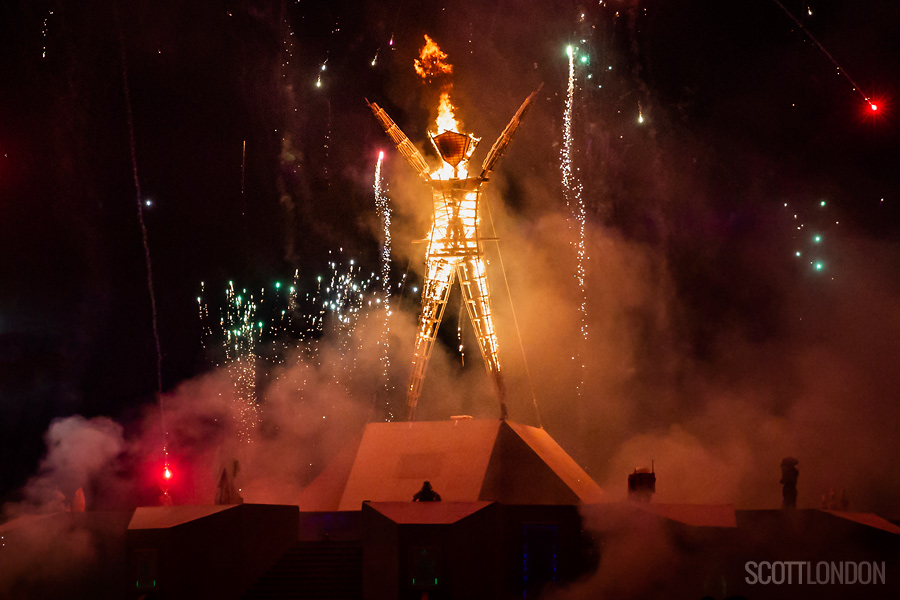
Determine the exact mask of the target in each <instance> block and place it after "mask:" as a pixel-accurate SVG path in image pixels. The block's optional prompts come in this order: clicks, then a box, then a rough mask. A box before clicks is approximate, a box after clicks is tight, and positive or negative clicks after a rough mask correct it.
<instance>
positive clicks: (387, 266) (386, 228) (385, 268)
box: [374, 151, 393, 418]
mask: <svg viewBox="0 0 900 600" xmlns="http://www.w3.org/2000/svg"><path fill="white" fill-rule="evenodd" d="M383 162H384V152H383V151H382V152H379V153H378V162H377V163H376V164H375V185H374V189H375V210H376V212H377V214H378V216H379V218H380V219H381V227H382V236H383V241H382V244H381V298H379V300H380V301H381V305H382V306H381V308H382V311H383V318H384V321H383V323H382V329H381V338H380V340H379V342H378V344H379V345H380V346H381V348H382V354H381V366H382V376H383V377H384V391H385V392H386V393H387V392H388V391H389V389H390V381H389V379H388V369H389V368H390V366H391V360H390V332H391V324H390V317H391V207H390V205H389V203H388V197H387V194H386V193H385V189H384V181H383V179H382V177H381V165H382V163H383ZM388 416H389V418H393V414H391V413H390V412H389V413H388Z"/></svg>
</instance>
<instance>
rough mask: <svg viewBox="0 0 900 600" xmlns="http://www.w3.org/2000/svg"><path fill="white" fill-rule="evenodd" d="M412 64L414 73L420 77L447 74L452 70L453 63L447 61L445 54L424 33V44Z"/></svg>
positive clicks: (425, 77)
mask: <svg viewBox="0 0 900 600" xmlns="http://www.w3.org/2000/svg"><path fill="white" fill-rule="evenodd" d="M414 66H415V68H416V73H418V74H419V76H420V77H421V78H422V79H431V78H432V77H437V76H438V75H449V74H450V73H452V72H453V65H451V64H450V63H449V62H447V54H446V53H445V52H444V51H443V50H441V49H440V47H439V46H438V45H437V44H436V43H435V42H434V40H433V39H431V38H430V37H428V35H427V34H426V35H425V45H424V46H422V50H421V51H420V52H419V58H417V59H416V61H415V63H414Z"/></svg>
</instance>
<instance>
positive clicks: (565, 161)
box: [559, 46, 588, 396]
mask: <svg viewBox="0 0 900 600" xmlns="http://www.w3.org/2000/svg"><path fill="white" fill-rule="evenodd" d="M566 53H567V54H568V56H569V84H568V87H567V88H566V110H565V113H564V115H563V146H562V148H561V149H560V153H559V159H560V160H559V162H560V169H561V170H562V185H563V194H564V195H565V198H566V206H568V207H569V208H571V209H572V216H573V217H574V222H575V227H576V229H577V231H576V238H577V239H576V240H575V241H574V242H572V243H573V245H574V246H575V255H576V261H577V262H576V268H575V279H576V281H577V282H578V291H579V296H580V297H579V300H580V307H579V316H580V321H581V323H580V329H581V342H582V343H581V344H580V346H578V347H576V350H575V355H574V356H572V360H573V361H575V362H576V365H577V367H578V369H579V371H580V375H579V377H578V383H577V384H576V388H575V391H576V394H577V395H579V396H580V395H581V392H582V389H583V388H584V373H585V364H584V359H583V357H582V355H581V350H582V347H583V346H584V343H585V342H586V341H587V336H588V325H587V288H586V287H585V262H586V261H587V258H588V257H587V251H586V249H585V216H586V215H585V209H584V201H583V199H582V197H581V181H580V180H579V179H578V177H577V176H576V175H575V173H574V171H573V169H572V139H573V138H572V115H573V112H574V103H575V52H574V49H573V48H572V47H571V46H569V47H568V48H567V49H566Z"/></svg>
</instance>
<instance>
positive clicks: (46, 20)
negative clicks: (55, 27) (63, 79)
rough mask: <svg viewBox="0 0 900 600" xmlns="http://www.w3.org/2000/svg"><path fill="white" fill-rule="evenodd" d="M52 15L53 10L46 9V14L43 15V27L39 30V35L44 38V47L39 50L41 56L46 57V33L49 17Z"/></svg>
mask: <svg viewBox="0 0 900 600" xmlns="http://www.w3.org/2000/svg"><path fill="white" fill-rule="evenodd" d="M51 16H53V11H52V10H50V11H47V16H46V17H44V28H43V29H42V30H41V35H42V37H43V38H44V47H43V49H42V51H41V58H47V34H48V33H49V32H50V17H51Z"/></svg>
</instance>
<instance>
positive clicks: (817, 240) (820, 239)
mask: <svg viewBox="0 0 900 600" xmlns="http://www.w3.org/2000/svg"><path fill="white" fill-rule="evenodd" d="M813 241H814V242H815V243H817V244H818V243H819V242H821V241H822V236H821V235H817V236H816V237H814V238H813Z"/></svg>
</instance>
